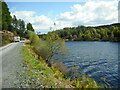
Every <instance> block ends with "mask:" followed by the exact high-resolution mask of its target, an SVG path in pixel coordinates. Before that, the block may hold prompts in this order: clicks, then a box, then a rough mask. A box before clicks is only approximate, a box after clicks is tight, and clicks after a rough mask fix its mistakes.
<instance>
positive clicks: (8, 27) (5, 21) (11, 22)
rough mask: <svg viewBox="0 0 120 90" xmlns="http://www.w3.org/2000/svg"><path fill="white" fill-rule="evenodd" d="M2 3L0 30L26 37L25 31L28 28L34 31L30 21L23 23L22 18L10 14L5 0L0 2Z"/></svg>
mask: <svg viewBox="0 0 120 90" xmlns="http://www.w3.org/2000/svg"><path fill="white" fill-rule="evenodd" d="M1 5H2V31H11V32H13V33H14V35H19V36H20V37H24V38H27V37H28V36H27V34H26V31H28V30H30V31H33V32H34V28H33V26H32V24H31V23H27V24H25V21H24V20H22V19H17V17H16V16H15V15H14V16H13V17H12V16H11V15H10V11H9V8H8V6H7V4H6V2H1Z"/></svg>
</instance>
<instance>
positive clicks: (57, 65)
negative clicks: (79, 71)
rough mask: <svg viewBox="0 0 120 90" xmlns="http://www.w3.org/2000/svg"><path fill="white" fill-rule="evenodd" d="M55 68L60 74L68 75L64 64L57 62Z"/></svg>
mask: <svg viewBox="0 0 120 90" xmlns="http://www.w3.org/2000/svg"><path fill="white" fill-rule="evenodd" d="M53 67H55V68H57V69H58V70H59V71H60V72H62V73H63V74H64V75H67V73H68V71H67V67H65V66H64V65H63V64H62V62H60V61H56V62H55V63H54V64H53Z"/></svg>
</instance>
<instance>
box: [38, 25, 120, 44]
mask: <svg viewBox="0 0 120 90" xmlns="http://www.w3.org/2000/svg"><path fill="white" fill-rule="evenodd" d="M54 32H55V33H57V34H58V35H59V37H61V38H62V39H65V40H72V41H118V42H119V41H120V23H116V24H111V25H104V26H97V27H85V26H78V27H72V28H64V29H61V30H57V31H53V32H52V33H54ZM46 36H47V35H41V36H40V37H43V39H45V37H46Z"/></svg>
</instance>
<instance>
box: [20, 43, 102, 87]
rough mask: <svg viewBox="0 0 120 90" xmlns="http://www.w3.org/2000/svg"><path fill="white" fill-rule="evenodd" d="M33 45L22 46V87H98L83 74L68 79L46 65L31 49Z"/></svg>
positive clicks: (54, 68)
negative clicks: (76, 77)
mask: <svg viewBox="0 0 120 90" xmlns="http://www.w3.org/2000/svg"><path fill="white" fill-rule="evenodd" d="M32 48H33V46H30V45H26V46H25V47H23V48H22V53H23V67H24V68H25V72H23V73H22V76H24V77H21V78H20V80H21V83H20V85H21V87H23V88H40V87H41V88H100V86H99V85H98V84H97V83H96V82H95V81H94V80H93V79H91V78H87V77H86V76H85V75H83V76H81V77H79V79H74V80H72V79H70V78H68V77H65V75H64V74H63V73H62V72H60V71H59V70H58V69H57V68H56V67H54V66H52V67H48V64H47V63H46V62H45V60H43V59H42V58H39V59H38V55H37V54H36V53H34V51H33V50H32Z"/></svg>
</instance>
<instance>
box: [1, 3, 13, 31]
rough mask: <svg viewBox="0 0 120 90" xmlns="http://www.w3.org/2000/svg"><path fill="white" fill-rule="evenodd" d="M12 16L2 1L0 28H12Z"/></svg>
mask: <svg viewBox="0 0 120 90" xmlns="http://www.w3.org/2000/svg"><path fill="white" fill-rule="evenodd" d="M11 23H12V17H11V16H10V12H9V8H8V7H7V4H6V3H5V2H2V30H9V31H11V30H12V26H11Z"/></svg>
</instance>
